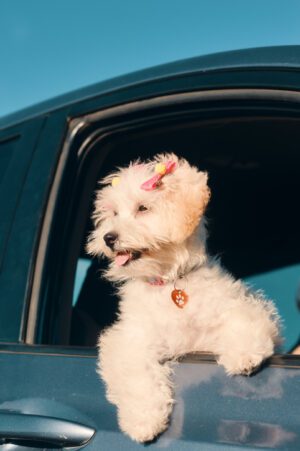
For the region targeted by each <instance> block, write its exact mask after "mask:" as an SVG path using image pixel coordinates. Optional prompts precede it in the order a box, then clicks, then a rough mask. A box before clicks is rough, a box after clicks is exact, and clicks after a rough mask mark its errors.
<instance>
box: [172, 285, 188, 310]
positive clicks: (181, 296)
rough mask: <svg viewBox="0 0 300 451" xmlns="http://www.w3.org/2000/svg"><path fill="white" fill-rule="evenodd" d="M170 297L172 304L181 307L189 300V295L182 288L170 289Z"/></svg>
mask: <svg viewBox="0 0 300 451" xmlns="http://www.w3.org/2000/svg"><path fill="white" fill-rule="evenodd" d="M171 298H172V300H173V302H174V304H175V305H176V306H177V307H179V308H183V307H184V306H185V305H186V303H187V301H188V300H189V297H188V295H187V294H186V292H185V291H184V290H177V289H175V290H173V291H172V293H171Z"/></svg>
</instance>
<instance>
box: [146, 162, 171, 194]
mask: <svg viewBox="0 0 300 451" xmlns="http://www.w3.org/2000/svg"><path fill="white" fill-rule="evenodd" d="M175 168H176V163H175V161H168V162H167V163H157V164H156V165H155V172H156V174H155V175H154V176H153V177H151V179H149V180H147V181H146V182H144V183H143V184H142V185H141V189H143V190H145V191H153V190H154V189H156V188H158V187H159V186H160V185H161V183H162V178H163V177H164V176H165V175H167V174H170V173H171V172H173V171H174V169H175Z"/></svg>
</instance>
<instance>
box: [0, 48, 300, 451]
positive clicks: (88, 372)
mask: <svg viewBox="0 0 300 451" xmlns="http://www.w3.org/2000/svg"><path fill="white" fill-rule="evenodd" d="M299 70H300V46H287V47H269V48H257V49H247V50H240V51H231V52H225V53H219V54H211V55H208V56H203V57H199V58H192V59H189V60H184V61H178V62H175V63H172V64H167V65H162V66H158V67H154V68H152V69H147V70H143V71H140V72H136V73H133V74H129V75H127V76H123V77H118V78H115V79H111V80H109V81H107V82H102V83H100V84H96V85H93V86H91V87H89V88H84V89H81V90H79V91H75V92H72V93H70V94H67V95H64V96H61V97H58V98H55V99H52V100H50V101H47V102H45V103H42V104H39V105H37V106H34V107H31V108H29V109H26V110H23V111H20V112H17V113H14V114H12V115H10V116H7V117H4V118H2V119H1V122H0V125H1V131H0V161H1V165H0V169H1V173H0V174H1V185H0V196H1V206H2V215H1V234H0V262H1V272H0V293H1V295H0V334H1V344H0V369H1V385H0V401H1V409H0V441H1V444H2V448H3V449H7V450H8V449H10V450H11V449H20V450H21V449H24V450H25V449H36V448H43V449H54V448H55V449H57V448H59V449H68V448H72V449H79V448H85V449H86V450H97V451H98V450H105V451H107V450H119V449H122V450H132V451H133V450H138V449H144V448H145V446H144V445H141V444H138V443H135V442H133V441H131V440H130V438H128V437H127V436H125V435H124V434H123V433H122V432H120V430H119V429H118V425H117V417H116V415H117V414H116V411H115V408H114V407H113V406H112V405H111V404H110V403H109V402H108V401H107V400H106V398H105V388H104V386H103V383H102V381H101V380H100V378H99V377H98V375H97V374H96V357H97V349H96V347H95V344H96V340H97V335H98V334H99V332H100V331H101V330H103V329H104V328H106V327H107V326H109V325H110V324H112V322H113V321H115V319H116V312H117V308H118V299H117V298H116V297H115V296H114V292H113V291H114V290H113V287H112V286H111V285H110V284H108V283H107V282H105V281H104V280H103V279H102V278H101V277H100V275H99V273H100V271H101V270H102V269H103V267H105V262H103V261H97V260H91V259H90V258H89V257H88V255H87V253H86V250H85V245H86V238H87V236H88V233H89V232H90V230H91V229H92V223H91V219H90V218H91V211H92V207H93V201H94V197H95V190H96V188H97V181H98V180H99V178H101V176H103V175H104V174H106V173H108V172H109V171H110V170H111V169H112V168H114V167H115V166H120V165H125V164H127V163H128V162H129V161H131V160H134V159H136V158H138V157H141V158H143V159H144V158H148V157H151V156H152V155H153V154H155V153H157V152H158V151H169V150H172V151H174V152H175V153H177V154H179V155H182V156H184V157H186V158H187V159H188V160H189V161H191V162H192V163H194V164H196V165H197V166H198V167H199V168H201V169H202V168H203V169H206V170H207V171H208V172H209V177H210V178H209V180H210V187H211V189H212V199H211V204H210V206H209V208H208V212H207V216H208V226H209V233H210V238H209V243H208V246H209V250H210V252H211V253H213V254H218V255H219V256H220V258H221V260H222V262H223V264H224V266H225V267H226V268H227V269H228V270H230V271H231V272H232V273H233V274H234V276H236V277H242V278H243V279H244V280H245V281H246V282H248V283H249V284H251V285H253V286H254V287H255V288H256V289H263V290H264V291H265V292H266V294H267V295H268V296H270V297H272V298H273V299H274V301H275V303H276V305H277V307H278V309H279V312H280V314H281V316H282V317H283V319H284V322H285V328H284V329H283V332H284V336H285V341H284V342H283V344H282V348H281V350H280V351H279V353H278V354H276V355H274V356H273V357H272V358H270V359H269V360H268V362H266V364H265V365H264V366H263V368H262V369H261V370H259V371H258V372H257V373H256V374H254V375H252V376H251V377H243V376H236V377H229V376H227V375H226V374H225V372H224V369H223V368H222V367H221V366H219V365H217V363H216V356H213V355H211V354H209V353H197V354H192V355H187V356H182V358H181V359H180V361H179V362H178V364H176V365H175V366H174V378H175V383H176V405H175V409H174V412H173V414H172V418H171V420H170V426H169V428H168V430H167V431H166V432H165V433H164V434H162V435H161V436H160V437H158V438H157V440H155V441H153V442H152V443H150V444H147V448H149V449H158V448H164V449H169V450H173V451H185V450H188V451H190V450H191V451H192V450H199V449H201V450H216V449H226V450H231V449H232V450H234V449H239V448H247V449H268V448H273V449H288V450H298V449H299V448H300V434H299V403H300V358H299V356H298V355H297V354H292V353H291V351H292V350H293V349H294V348H295V347H296V345H297V342H298V338H299V312H298V307H297V299H298V300H299V293H300V291H299V281H300V279H299V269H300V249H299V237H298V234H299V227H300V211H299V208H298V204H299V201H298V200H299V193H300V177H299V167H300V165H299V162H300V153H299V126H300V109H299V106H300V77H299ZM237 340H238V337H237Z"/></svg>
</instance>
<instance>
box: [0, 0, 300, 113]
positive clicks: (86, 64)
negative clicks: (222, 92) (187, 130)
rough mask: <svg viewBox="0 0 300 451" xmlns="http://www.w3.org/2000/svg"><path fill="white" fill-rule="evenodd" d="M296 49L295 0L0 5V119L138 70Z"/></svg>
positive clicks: (299, 19) (5, 1)
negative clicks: (221, 54)
mask: <svg viewBox="0 0 300 451" xmlns="http://www.w3.org/2000/svg"><path fill="white" fill-rule="evenodd" d="M283 44H300V1H299V0H286V1H283V0H185V1H183V0H147V1H146V0H84V1H83V0H80V1H79V0H49V1H47V0H1V1H0V116H3V115H6V114H8V113H11V112H13V111H16V110H19V109H21V108H24V107H27V106H29V105H32V104H35V103H38V102H40V101H42V100H46V99H48V98H51V97H53V96H56V95H59V94H63V93H65V92H68V91H72V90H74V89H77V88H80V87H83V86H87V85H89V84H92V83H96V82H98V81H101V80H105V79H108V78H111V77H114V76H117V75H120V74H124V73H128V72H132V71H135V70H138V69H142V68H145V67H151V66H154V65H157V64H161V63H165V62H170V61H174V60H177V59H182V58H188V57H191V56H197V55H202V54H207V53H211V52H218V51H223V50H232V49H238V48H249V47H257V46H270V45H283Z"/></svg>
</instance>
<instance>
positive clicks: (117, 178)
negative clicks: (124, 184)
mask: <svg viewBox="0 0 300 451" xmlns="http://www.w3.org/2000/svg"><path fill="white" fill-rule="evenodd" d="M120 181H121V179H120V177H114V178H113V179H112V181H111V186H118V185H119V183H120Z"/></svg>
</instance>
